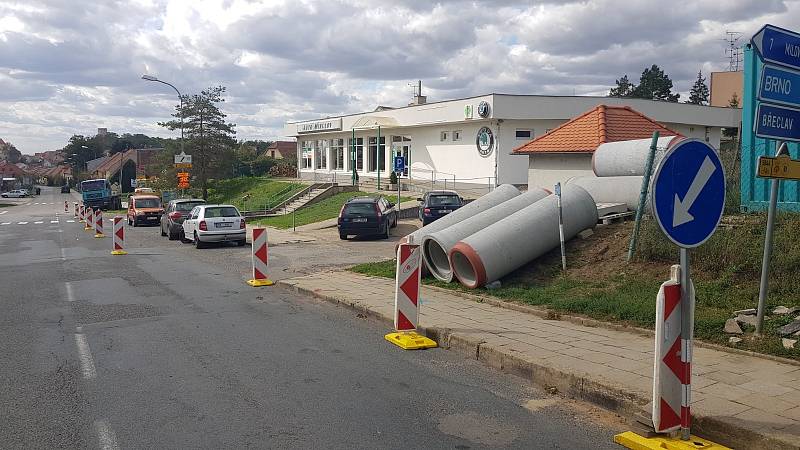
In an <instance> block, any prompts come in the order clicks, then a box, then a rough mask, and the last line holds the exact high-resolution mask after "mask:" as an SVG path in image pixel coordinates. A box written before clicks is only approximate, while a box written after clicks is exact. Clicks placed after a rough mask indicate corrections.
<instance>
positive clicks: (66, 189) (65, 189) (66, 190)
mask: <svg viewBox="0 0 800 450" xmlns="http://www.w3.org/2000/svg"><path fill="white" fill-rule="evenodd" d="M61 193H62V194H69V185H68V184H65V185H63V186H61Z"/></svg>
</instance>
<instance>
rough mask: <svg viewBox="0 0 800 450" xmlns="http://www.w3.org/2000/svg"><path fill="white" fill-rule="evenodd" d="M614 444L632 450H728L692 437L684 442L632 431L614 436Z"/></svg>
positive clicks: (678, 439) (728, 449) (675, 438)
mask: <svg viewBox="0 0 800 450" xmlns="http://www.w3.org/2000/svg"><path fill="white" fill-rule="evenodd" d="M614 442H615V443H617V444H619V445H621V446H623V447H625V448H630V449H634V450H650V449H654V450H655V449H657V450H698V449H702V450H730V448H729V447H725V446H724V445H720V444H715V443H714V442H711V441H709V440H706V439H703V438H699V437H697V436H694V435H692V436H689V440H688V441H684V440H682V439H681V438H680V437H669V436H656V437H650V438H648V437H644V436H640V435H638V434H636V433H634V432H633V431H626V432H624V433H621V434H618V435H616V436H614Z"/></svg>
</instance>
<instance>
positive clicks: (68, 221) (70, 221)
mask: <svg viewBox="0 0 800 450" xmlns="http://www.w3.org/2000/svg"><path fill="white" fill-rule="evenodd" d="M67 223H75V221H74V220H67Z"/></svg>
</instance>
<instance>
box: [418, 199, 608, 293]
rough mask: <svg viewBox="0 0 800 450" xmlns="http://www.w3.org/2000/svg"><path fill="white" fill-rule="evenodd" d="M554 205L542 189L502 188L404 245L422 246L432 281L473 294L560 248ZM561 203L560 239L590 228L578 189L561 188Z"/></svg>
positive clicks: (591, 209) (591, 214)
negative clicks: (458, 284) (452, 284)
mask: <svg viewBox="0 0 800 450" xmlns="http://www.w3.org/2000/svg"><path fill="white" fill-rule="evenodd" d="M498 191H501V192H503V193H504V194H496V193H497V192H498ZM514 191H516V192H514ZM492 194H494V195H493V196H492ZM489 196H492V197H489ZM487 197H488V198H487ZM501 199H503V200H501ZM498 200H501V201H498ZM557 201H558V200H557V198H556V196H555V195H552V194H550V193H549V192H547V191H545V190H543V189H534V190H531V191H528V192H526V193H524V194H520V193H519V191H517V190H516V188H514V187H513V186H510V185H502V186H499V187H498V188H497V189H495V190H494V191H493V192H492V193H490V194H487V195H485V196H483V197H481V198H479V199H478V200H476V201H474V202H472V203H470V204H469V205H467V206H464V207H463V208H460V209H458V210H456V211H454V212H452V213H451V214H448V215H447V216H445V217H443V218H441V219H439V220H437V221H436V222H433V223H432V224H430V225H428V226H425V227H423V228H421V229H419V230H417V231H416V232H414V233H412V234H411V235H409V236H408V237H407V238H406V239H408V238H411V241H413V242H416V243H421V244H422V254H423V258H424V261H425V266H426V267H427V268H428V270H429V271H430V273H431V274H433V275H434V276H435V277H436V278H438V279H440V280H442V281H446V282H451V281H453V279H454V278H457V279H458V280H459V281H460V282H461V284H463V285H464V286H466V287H469V288H473V289H474V288H478V287H481V286H483V285H485V284H487V283H491V282H492V281H495V280H498V279H500V278H502V277H503V276H505V275H507V274H508V273H510V272H512V271H514V270H516V269H518V268H520V267H522V266H523V265H525V264H526V263H528V262H530V261H532V260H534V259H536V258H538V257H540V256H542V255H543V254H545V253H547V252H548V251H550V250H552V249H553V248H556V247H558V246H559V232H558V209H557ZM561 201H562V211H563V217H564V238H565V239H567V240H568V239H571V238H572V237H574V236H575V235H577V234H578V233H579V232H581V231H583V230H585V229H587V228H593V227H594V226H595V224H596V223H597V208H596V207H595V202H594V200H593V199H592V197H591V196H590V195H589V194H588V193H587V192H586V191H585V190H584V189H583V188H581V187H580V186H577V185H575V186H565V187H564V188H563V189H562V198H561ZM479 202H480V203H479ZM474 204H478V205H477V206H475V207H473V208H472V209H471V210H466V208H469V207H470V206H472V205H474ZM456 213H459V214H458V215H456ZM445 220H446V222H445ZM437 224H439V225H438V226H435V227H434V225H437Z"/></svg>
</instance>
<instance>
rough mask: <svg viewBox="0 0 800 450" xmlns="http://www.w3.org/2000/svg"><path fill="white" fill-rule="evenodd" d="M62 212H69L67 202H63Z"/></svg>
mask: <svg viewBox="0 0 800 450" xmlns="http://www.w3.org/2000/svg"><path fill="white" fill-rule="evenodd" d="M64 212H69V202H68V201H66V200H64Z"/></svg>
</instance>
